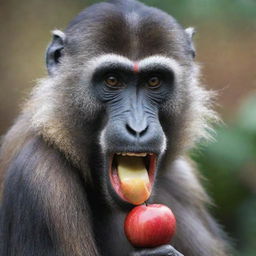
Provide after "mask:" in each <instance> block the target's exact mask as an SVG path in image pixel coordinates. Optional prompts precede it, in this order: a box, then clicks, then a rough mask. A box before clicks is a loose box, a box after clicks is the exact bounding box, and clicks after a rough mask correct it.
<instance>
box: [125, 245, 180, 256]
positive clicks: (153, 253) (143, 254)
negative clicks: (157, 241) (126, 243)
mask: <svg viewBox="0 0 256 256" xmlns="http://www.w3.org/2000/svg"><path fill="white" fill-rule="evenodd" d="M129 256H184V255H183V254H181V253H179V252H178V251H176V250H175V249H174V248H173V247H172V246H171V245H169V244H168V245H162V246H159V247H156V248H152V249H138V250H136V251H135V252H132V253H130V254H129Z"/></svg>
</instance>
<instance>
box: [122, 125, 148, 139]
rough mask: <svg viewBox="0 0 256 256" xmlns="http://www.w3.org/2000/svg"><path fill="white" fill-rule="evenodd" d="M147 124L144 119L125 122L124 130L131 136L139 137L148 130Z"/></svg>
mask: <svg viewBox="0 0 256 256" xmlns="http://www.w3.org/2000/svg"><path fill="white" fill-rule="evenodd" d="M148 127H149V126H148V124H147V122H145V121H140V122H139V121H137V122H131V121H130V122H127V123H126V130H127V132H128V133H129V134H130V135H132V136H133V137H136V138H140V137H142V136H143V135H145V134H146V133H147V131H148Z"/></svg>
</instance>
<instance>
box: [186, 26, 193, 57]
mask: <svg viewBox="0 0 256 256" xmlns="http://www.w3.org/2000/svg"><path fill="white" fill-rule="evenodd" d="M185 32H186V34H187V37H188V40H189V43H190V52H191V55H192V57H193V58H195V56H196V50H195V46H194V43H193V37H194V35H195V33H196V30H195V29H194V28H192V27H189V28H186V29H185Z"/></svg>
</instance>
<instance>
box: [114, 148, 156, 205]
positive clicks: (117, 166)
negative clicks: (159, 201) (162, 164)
mask: <svg viewBox="0 0 256 256" xmlns="http://www.w3.org/2000/svg"><path fill="white" fill-rule="evenodd" d="M156 160H157V156H156V154H154V153H134V152H127V153H116V154H114V155H113V156H112V158H111V160H110V168H109V176H110V181H111V185H112V187H113V189H114V190H115V192H116V193H117V195H118V196H119V197H120V198H121V199H122V200H124V201H126V202H129V203H131V204H134V205H140V204H142V203H144V202H145V201H146V200H148V198H149V197H150V194H151V190H152V187H153V183H154V177H155V170H156Z"/></svg>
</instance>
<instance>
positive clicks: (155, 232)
mask: <svg viewBox="0 0 256 256" xmlns="http://www.w3.org/2000/svg"><path fill="white" fill-rule="evenodd" d="M175 229H176V219H175V216H174V214H173V213H172V211H171V209H170V208H168V207H167V206H165V205H163V204H151V205H147V206H146V205H140V206H136V207H135V208H133V209H132V210H131V211H130V212H129V213H128V215H127V216H126V218H125V222H124V231H125V234H126V237H127V239H128V240H129V241H130V243H131V244H132V245H133V246H135V247H144V248H147V247H156V246H160V245H163V244H168V243H169V242H170V241H171V238H172V237H173V235H174V233H175Z"/></svg>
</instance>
